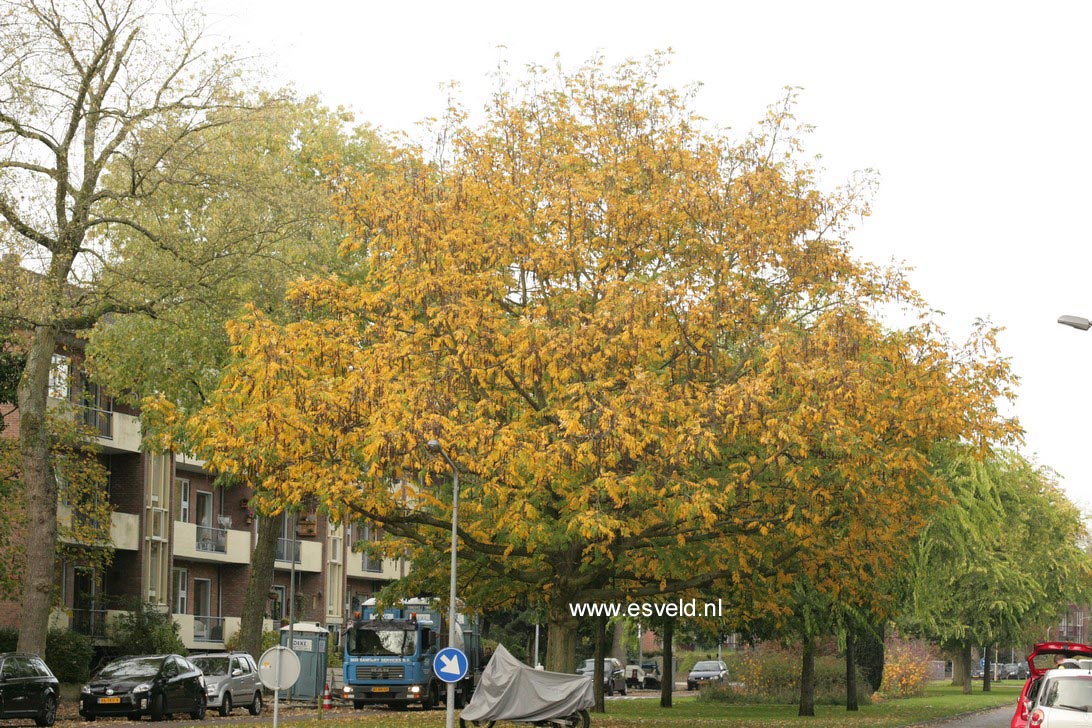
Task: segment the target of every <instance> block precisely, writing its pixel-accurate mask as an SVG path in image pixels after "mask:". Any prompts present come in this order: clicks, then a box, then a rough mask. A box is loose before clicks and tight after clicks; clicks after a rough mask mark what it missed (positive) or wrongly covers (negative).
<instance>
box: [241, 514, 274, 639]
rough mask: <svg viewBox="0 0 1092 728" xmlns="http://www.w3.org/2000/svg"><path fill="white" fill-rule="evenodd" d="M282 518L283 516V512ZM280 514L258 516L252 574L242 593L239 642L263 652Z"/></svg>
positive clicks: (251, 567)
mask: <svg viewBox="0 0 1092 728" xmlns="http://www.w3.org/2000/svg"><path fill="white" fill-rule="evenodd" d="M280 518H283V516H281V517H280ZM280 518H265V517H262V516H259V517H258V542H257V544H255V546H254V554H253V558H251V561H250V577H249V578H248V579H247V583H246V595H245V596H244V597H243V616H242V619H241V620H240V622H239V645H240V648H241V649H242V650H243V651H244V652H249V653H250V654H252V655H254V656H255V657H258V656H259V655H261V654H262V622H263V620H264V618H265V606H266V604H268V603H269V590H270V589H272V588H273V562H274V561H275V560H276V557H277V536H278V534H279V533H280Z"/></svg>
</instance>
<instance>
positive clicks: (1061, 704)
mask: <svg viewBox="0 0 1092 728" xmlns="http://www.w3.org/2000/svg"><path fill="white" fill-rule="evenodd" d="M1042 704H1043V705H1045V706H1046V707H1048V708H1061V709H1065V710H1081V711H1084V712H1086V713H1087V712H1089V710H1090V709H1092V677H1089V676H1088V675H1074V676H1073V677H1055V678H1053V679H1051V680H1050V682H1048V683H1047V685H1046V690H1045V691H1044V692H1043V698H1042Z"/></svg>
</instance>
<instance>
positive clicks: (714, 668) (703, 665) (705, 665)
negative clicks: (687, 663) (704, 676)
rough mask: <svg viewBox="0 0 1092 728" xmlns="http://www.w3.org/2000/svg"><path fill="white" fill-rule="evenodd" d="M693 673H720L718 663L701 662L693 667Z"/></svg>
mask: <svg viewBox="0 0 1092 728" xmlns="http://www.w3.org/2000/svg"><path fill="white" fill-rule="evenodd" d="M694 672H720V663H719V662H709V661H708V660H703V661H702V662H699V663H698V664H696V665H694Z"/></svg>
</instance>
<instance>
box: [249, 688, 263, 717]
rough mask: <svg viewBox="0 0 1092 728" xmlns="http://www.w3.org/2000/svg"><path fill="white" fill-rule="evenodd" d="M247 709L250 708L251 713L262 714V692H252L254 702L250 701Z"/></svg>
mask: <svg viewBox="0 0 1092 728" xmlns="http://www.w3.org/2000/svg"><path fill="white" fill-rule="evenodd" d="M249 710H250V714H251V715H261V714H262V694H261V693H254V702H252V703H251V704H250V708H249Z"/></svg>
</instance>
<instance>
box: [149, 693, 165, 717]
mask: <svg viewBox="0 0 1092 728" xmlns="http://www.w3.org/2000/svg"><path fill="white" fill-rule="evenodd" d="M148 705H149V707H148V715H149V717H151V719H152V720H163V714H164V711H165V710H166V706H165V705H164V704H163V693H156V694H155V695H153V696H152V702H151V703H149V704H148Z"/></svg>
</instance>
